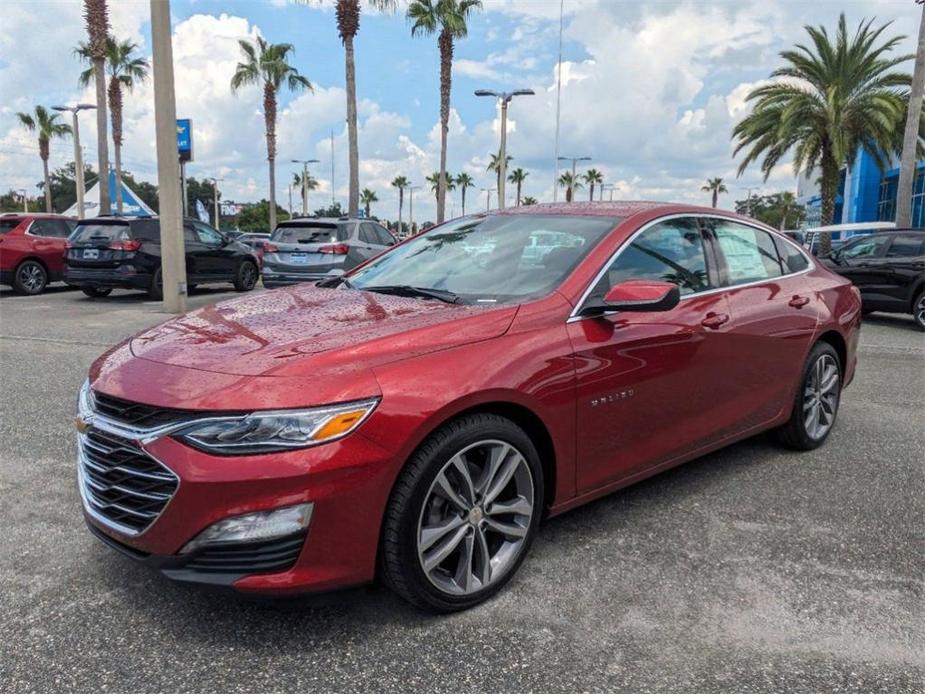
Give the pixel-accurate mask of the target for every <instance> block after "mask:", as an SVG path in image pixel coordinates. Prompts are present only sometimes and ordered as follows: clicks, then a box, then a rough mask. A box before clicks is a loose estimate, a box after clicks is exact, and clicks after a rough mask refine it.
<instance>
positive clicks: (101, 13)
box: [84, 0, 112, 214]
mask: <svg viewBox="0 0 925 694" xmlns="http://www.w3.org/2000/svg"><path fill="white" fill-rule="evenodd" d="M84 21H85V22H86V26H87V39H88V41H87V46H88V47H89V52H90V57H91V58H92V60H93V74H94V77H95V79H94V83H95V84H96V157H97V160H98V161H97V171H99V176H100V212H101V213H102V214H109V212H110V210H111V209H112V207H111V203H110V200H109V134H108V133H107V132H106V42H107V40H108V38H109V11H108V9H107V8H106V0H84Z"/></svg>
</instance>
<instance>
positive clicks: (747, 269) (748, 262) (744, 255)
mask: <svg viewBox="0 0 925 694" xmlns="http://www.w3.org/2000/svg"><path fill="white" fill-rule="evenodd" d="M713 234H714V236H715V238H716V243H717V245H718V246H719V251H720V252H721V253H722V254H723V258H724V259H725V261H726V272H727V275H728V279H729V284H732V285H735V284H744V283H746V282H758V281H761V280H767V279H772V278H774V277H780V276H781V275H782V274H784V273H783V271H782V270H781V264H780V258H778V256H777V248H776V247H775V246H774V239H773V238H772V237H771V234H769V233H768V232H766V231H763V230H761V229H756V228H755V227H750V226H745V225H744V224H737V223H735V222H715V223H714V224H713Z"/></svg>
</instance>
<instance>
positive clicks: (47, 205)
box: [42, 157, 54, 214]
mask: <svg viewBox="0 0 925 694" xmlns="http://www.w3.org/2000/svg"><path fill="white" fill-rule="evenodd" d="M42 170H43V171H44V172H45V211H46V212H48V213H49V214H51V213H52V212H54V208H52V205H51V178H50V177H49V176H48V157H42Z"/></svg>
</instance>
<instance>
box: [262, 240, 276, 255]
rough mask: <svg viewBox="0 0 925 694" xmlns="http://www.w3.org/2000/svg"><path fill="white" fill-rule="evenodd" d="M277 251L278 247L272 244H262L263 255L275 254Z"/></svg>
mask: <svg viewBox="0 0 925 694" xmlns="http://www.w3.org/2000/svg"><path fill="white" fill-rule="evenodd" d="M278 250H279V246H276V245H274V244H272V243H267V242H264V244H263V252H264V253H276V252H277V251H278Z"/></svg>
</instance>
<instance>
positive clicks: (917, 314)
mask: <svg viewBox="0 0 925 694" xmlns="http://www.w3.org/2000/svg"><path fill="white" fill-rule="evenodd" d="M913 316H914V318H915V322H916V323H918V324H919V326H920V327H922V328H925V292H922V293H921V294H920V295H919V298H918V301H916V302H915V310H914V311H913Z"/></svg>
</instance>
